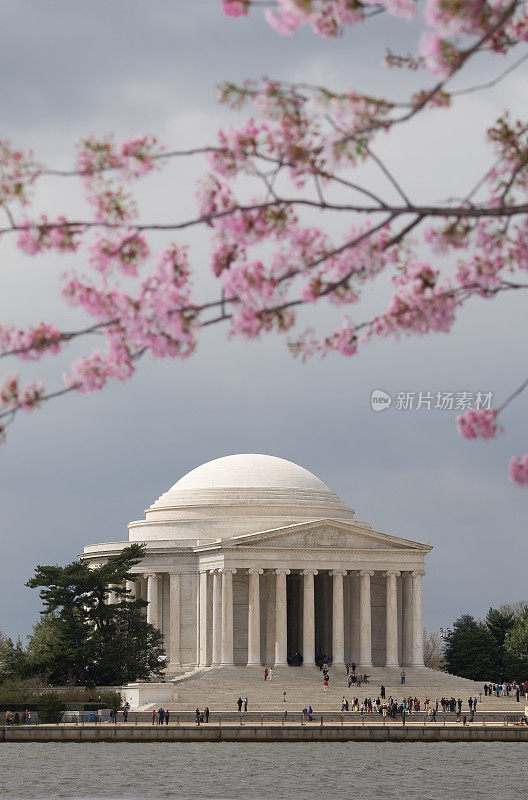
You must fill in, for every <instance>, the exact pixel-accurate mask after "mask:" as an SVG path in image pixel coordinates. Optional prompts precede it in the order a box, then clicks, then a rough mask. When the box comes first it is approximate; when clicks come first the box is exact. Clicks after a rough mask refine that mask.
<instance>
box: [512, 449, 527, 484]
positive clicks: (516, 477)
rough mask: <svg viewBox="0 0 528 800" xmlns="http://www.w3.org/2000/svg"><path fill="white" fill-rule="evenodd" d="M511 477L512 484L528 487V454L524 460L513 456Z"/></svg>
mask: <svg viewBox="0 0 528 800" xmlns="http://www.w3.org/2000/svg"><path fill="white" fill-rule="evenodd" d="M509 476H510V480H511V481H512V483H516V484H517V485H518V486H528V453H526V454H525V455H524V456H523V457H522V458H519V457H518V456H513V458H512V459H511V461H510V469H509Z"/></svg>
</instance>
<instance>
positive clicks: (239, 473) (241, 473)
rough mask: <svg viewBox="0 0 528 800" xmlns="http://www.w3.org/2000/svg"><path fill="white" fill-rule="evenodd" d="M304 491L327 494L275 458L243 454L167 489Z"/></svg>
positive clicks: (325, 489) (318, 484)
mask: <svg viewBox="0 0 528 800" xmlns="http://www.w3.org/2000/svg"><path fill="white" fill-rule="evenodd" d="M185 489H304V490H308V491H310V490H313V491H317V492H328V491H330V490H329V488H328V486H326V485H325V484H324V483H323V482H322V481H320V480H319V478H317V477H316V476H315V475H313V474H312V473H311V472H308V470H307V469H304V467H300V466H299V465H298V464H294V463H293V462H292V461H286V459H285V458H278V457H277V456H264V455H259V454H255V453H243V454H239V455H234V456H224V457H223V458H215V459H214V461H208V462H207V463H206V464H202V465H201V466H200V467H196V469H193V470H191V472H188V473H187V474H186V475H184V476H183V478H180V480H179V481H177V483H175V484H174V486H172V487H171V488H170V489H169V492H178V491H180V490H185Z"/></svg>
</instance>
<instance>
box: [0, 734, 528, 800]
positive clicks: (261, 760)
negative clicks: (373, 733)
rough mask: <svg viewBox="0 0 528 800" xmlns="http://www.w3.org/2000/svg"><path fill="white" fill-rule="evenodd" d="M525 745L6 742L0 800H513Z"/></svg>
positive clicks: (520, 782)
mask: <svg viewBox="0 0 528 800" xmlns="http://www.w3.org/2000/svg"><path fill="white" fill-rule="evenodd" d="M527 756H528V746H527V745H526V744H522V743H509V742H489V743H487V742H464V743H454V744H451V743H447V742H442V743H432V744H422V743H408V742H402V743H396V742H386V743H371V742H343V743H340V742H338V743H335V742H332V743H326V742H323V743H312V742H306V743H292V744H290V743H269V744H267V743H232V742H214V743H212V742H203V743H200V742H197V743H168V742H167V743H159V744H158V743H152V744H145V743H137V744H136V743H126V742H125V743H102V742H101V743H93V744H92V743H86V744H77V743H70V744H68V743H65V744H62V743H52V744H40V743H29V742H28V743H22V744H19V743H16V744H11V743H6V744H0V798H2V800H8V798H27V799H28V800H29V799H30V798H31V800H36V799H37V798H52V797H60V798H72V800H73V799H74V800H85V799H88V798H119V799H122V798H126V800H147V798H148V799H149V800H150V798H173V800H193V799H194V798H197V799H199V800H205V798H207V800H238V799H239V798H240V800H300V799H301V798H302V800H310V799H311V798H314V800H332V799H333V798H345V799H346V800H356V798H357V799H358V800H371V798H372V799H373V800H374V798H375V800H389V798H390V800H477V798H478V799H479V800H480V798H485V799H486V800H503V798H504V800H517V798H523V800H524V799H525V798H527V797H528V767H527Z"/></svg>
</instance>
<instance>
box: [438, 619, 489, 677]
mask: <svg viewBox="0 0 528 800" xmlns="http://www.w3.org/2000/svg"><path fill="white" fill-rule="evenodd" d="M444 642H445V661H446V670H447V671H448V672H451V673H454V674H455V675H460V676H461V677H462V678H470V679H471V680H474V681H486V680H491V679H493V678H494V677H495V659H496V656H495V649H496V644H495V639H494V638H493V636H492V635H491V633H490V632H489V630H488V628H487V626H486V625H485V624H484V623H483V622H480V621H477V620H476V619H474V617H472V616H470V615H469V614H464V615H463V616H461V617H460V618H459V619H457V620H456V621H455V623H454V625H453V628H452V629H450V630H448V631H447V633H446V634H445V635H444Z"/></svg>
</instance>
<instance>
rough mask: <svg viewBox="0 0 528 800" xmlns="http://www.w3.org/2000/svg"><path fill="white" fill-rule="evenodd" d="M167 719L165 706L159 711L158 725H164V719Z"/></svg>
mask: <svg viewBox="0 0 528 800" xmlns="http://www.w3.org/2000/svg"><path fill="white" fill-rule="evenodd" d="M164 719H165V711H164V710H163V708H160V709H159V711H158V725H163V720H164Z"/></svg>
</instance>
